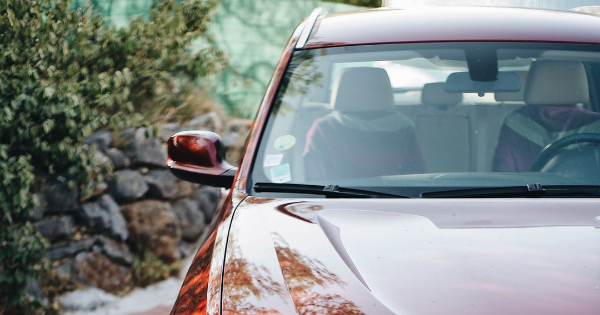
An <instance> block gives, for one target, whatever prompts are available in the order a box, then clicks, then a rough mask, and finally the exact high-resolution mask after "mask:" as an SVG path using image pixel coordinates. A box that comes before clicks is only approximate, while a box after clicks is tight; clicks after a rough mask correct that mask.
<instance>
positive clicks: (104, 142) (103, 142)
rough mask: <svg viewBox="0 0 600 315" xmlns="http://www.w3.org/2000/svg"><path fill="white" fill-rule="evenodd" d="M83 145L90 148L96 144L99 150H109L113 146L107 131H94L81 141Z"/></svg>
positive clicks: (109, 133)
mask: <svg viewBox="0 0 600 315" xmlns="http://www.w3.org/2000/svg"><path fill="white" fill-rule="evenodd" d="M83 143H84V144H87V145H90V146H91V145H93V144H96V145H97V146H98V148H99V149H105V148H110V147H111V146H112V144H113V140H112V133H111V132H110V131H109V130H100V131H96V132H94V133H92V134H91V135H90V136H89V137H87V138H86V139H85V140H83Z"/></svg>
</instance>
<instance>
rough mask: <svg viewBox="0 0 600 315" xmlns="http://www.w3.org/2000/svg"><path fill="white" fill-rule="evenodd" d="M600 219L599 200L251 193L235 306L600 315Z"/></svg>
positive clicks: (227, 276) (237, 251) (233, 243)
mask: <svg viewBox="0 0 600 315" xmlns="http://www.w3.org/2000/svg"><path fill="white" fill-rule="evenodd" d="M599 216H600V207H598V203H597V201H595V200H593V199H571V200H564V199H562V200H549V199H537V200H533V199H495V200H487V201H485V202H484V201H478V200H466V199H465V200H422V199H421V200H382V199H377V200H334V199H327V200H325V199H311V200H310V201H301V200H290V199H287V200H284V199H267V198H257V197H249V198H247V199H246V200H245V201H244V202H243V203H242V204H241V205H240V207H238V209H237V210H236V214H235V217H234V219H233V223H232V228H231V236H230V238H229V243H228V251H227V258H226V262H225V273H224V279H223V280H224V288H223V312H224V313H226V314H256V313H261V312H262V313H265V314H294V313H296V312H297V313H298V314H326V313H338V314H392V313H396V314H572V313H577V314H597V313H598V312H600V290H599V286H600V229H599V228H597V227H596V226H598V227H600V221H599V220H598V217H599ZM328 230H329V232H328ZM331 231H334V233H330V232H331Z"/></svg>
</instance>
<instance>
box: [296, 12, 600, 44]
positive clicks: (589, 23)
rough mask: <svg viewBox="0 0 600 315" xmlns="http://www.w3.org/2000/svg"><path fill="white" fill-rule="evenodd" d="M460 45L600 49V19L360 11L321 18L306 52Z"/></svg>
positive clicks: (578, 14)
mask: <svg viewBox="0 0 600 315" xmlns="http://www.w3.org/2000/svg"><path fill="white" fill-rule="evenodd" d="M460 41H517V42H560V43H582V44H599V43H600V17H599V16H596V15H592V14H587V13H581V12H572V11H553V10H538V9H524V8H506V7H428V8H415V9H409V10H402V9H389V8H380V9H371V10H360V11H352V12H345V13H336V14H331V15H325V16H323V17H320V18H319V19H318V20H317V22H316V24H315V25H314V28H313V30H312V32H311V34H310V37H309V38H308V41H307V42H306V45H305V46H304V48H305V49H310V48H322V47H335V46H349V45H368V44H386V43H419V42H460Z"/></svg>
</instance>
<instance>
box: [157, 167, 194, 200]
mask: <svg viewBox="0 0 600 315" xmlns="http://www.w3.org/2000/svg"><path fill="white" fill-rule="evenodd" d="M146 181H147V183H148V186H149V193H148V195H149V196H150V197H153V198H160V199H177V198H182V197H187V196H189V195H191V194H192V183H190V182H186V181H182V180H180V179H178V178H177V177H175V176H174V175H173V174H171V172H170V171H168V170H152V171H150V172H148V175H147V176H146Z"/></svg>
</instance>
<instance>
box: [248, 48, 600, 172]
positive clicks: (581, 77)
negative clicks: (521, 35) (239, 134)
mask: <svg viewBox="0 0 600 315" xmlns="http://www.w3.org/2000/svg"><path fill="white" fill-rule="evenodd" d="M413 54H414V53H413ZM451 54H455V51H450V50H449V51H448V52H446V53H445V55H444V53H441V54H439V55H435V56H431V55H429V56H428V55H426V54H423V53H421V54H420V55H418V56H416V58H412V57H411V58H408V57H407V58H406V59H404V60H386V58H385V57H386V56H381V57H380V59H379V60H376V61H375V62H365V61H362V60H360V59H358V60H357V61H354V62H351V61H349V60H345V59H343V57H344V56H342V57H340V58H339V59H340V60H341V61H343V62H344V63H343V66H342V67H339V64H340V62H338V63H337V64H334V63H332V62H328V61H321V63H320V64H319V63H313V64H310V67H312V69H315V68H318V69H320V70H319V75H318V76H316V77H313V78H310V79H306V80H305V81H304V82H303V83H302V84H303V85H302V86H301V87H300V88H299V87H298V86H295V87H294V90H303V91H304V92H303V93H286V94H285V95H284V97H282V98H281V100H282V101H281V104H280V105H279V107H278V108H276V112H275V114H276V116H277V119H275V120H271V121H270V122H269V124H270V125H269V126H268V128H269V130H270V132H271V135H270V136H269V138H268V140H267V141H268V143H271V144H272V143H273V142H274V141H275V140H276V139H277V138H278V137H279V136H281V135H285V134H292V135H294V136H295V137H296V143H295V145H294V146H293V147H292V148H291V149H290V150H289V151H288V152H279V151H277V150H274V149H273V146H272V145H271V144H267V145H266V146H265V150H264V151H263V152H262V156H263V157H264V156H266V155H271V154H282V155H283V159H282V162H281V163H289V164H290V165H292V167H291V177H292V180H293V181H294V182H304V181H309V180H310V178H307V174H308V173H310V170H307V168H310V167H313V166H311V165H308V166H307V164H306V162H305V160H304V158H305V155H306V150H307V146H309V147H310V139H308V140H307V135H309V134H310V131H311V128H314V127H315V124H316V123H318V122H319V121H321V120H323V118H324V117H326V116H331V115H332V113H335V112H340V113H342V114H343V113H348V112H349V113H350V116H358V117H361V119H359V120H360V121H362V122H360V123H366V124H369V123H368V122H369V121H370V120H373V119H376V118H377V117H375V118H373V116H374V115H375V116H377V114H375V113H376V112H378V111H379V112H380V111H381V110H387V111H392V112H395V113H399V114H400V116H401V117H404V118H406V119H408V120H409V121H410V122H411V124H412V127H411V128H414V132H415V134H416V138H417V139H418V147H419V148H420V151H421V155H422V159H423V160H424V165H425V167H424V170H425V171H422V172H421V173H428V174H443V173H462V172H467V173H468V172H478V173H486V172H529V171H530V170H529V169H526V168H520V169H519V168H518V167H517V169H514V170H508V169H503V168H502V167H503V166H501V164H502V163H500V162H498V160H501V159H512V160H515V159H517V160H518V159H519V157H518V156H517V157H512V156H508V154H509V153H506V152H504V151H502V152H500V151H501V150H500V148H499V144H503V143H504V145H505V146H507V147H510V146H511V145H512V144H513V142H511V141H516V142H514V143H517V142H519V141H520V142H524V143H525V142H527V141H529V142H533V143H535V144H536V145H537V146H538V147H537V148H536V149H535V150H533V149H530V151H531V150H533V151H535V154H533V155H532V154H525V156H527V158H528V159H530V160H535V158H536V157H537V155H538V154H539V152H540V148H539V147H541V148H544V147H546V146H548V145H549V144H551V143H553V142H554V141H556V140H559V139H561V138H565V137H567V136H569V135H573V134H578V133H592V134H600V114H598V113H597V112H598V109H599V106H600V104H599V102H598V91H597V90H596V89H597V88H596V86H597V85H596V84H595V82H597V81H598V80H599V79H600V75H599V72H600V71H599V70H600V53H596V52H587V51H586V52H566V53H561V52H560V51H559V50H551V49H547V50H539V51H538V50H536V51H535V52H534V53H532V52H527V53H522V52H519V51H517V52H510V53H506V54H508V55H510V56H509V57H505V59H503V60H500V57H498V59H496V60H494V62H496V63H497V65H498V66H496V67H497V68H496V72H498V68H500V71H501V72H509V73H510V74H511V75H512V76H514V77H515V78H517V79H518V82H519V85H520V87H519V88H518V89H517V90H514V89H513V90H501V89H498V90H495V91H485V92H473V91H466V92H464V93H460V92H456V91H455V90H452V91H448V86H449V82H447V81H444V79H448V80H450V74H451V73H455V72H459V71H460V70H463V71H464V70H465V68H466V69H469V68H471V70H472V69H473V67H474V66H473V65H471V64H469V65H468V67H467V63H468V62H466V61H465V58H464V55H463V57H452V56H450V55H451ZM498 54H500V55H502V54H501V53H500V52H498ZM440 55H441V56H442V57H445V58H446V59H444V58H440ZM426 63H427V65H425V66H423V65H424V64H426ZM460 63H462V68H461V67H457V66H456V64H460ZM305 64H306V62H304V63H299V65H300V66H298V69H300V68H302V65H305ZM415 64H416V65H418V66H421V70H423V71H422V72H423V73H424V74H423V73H417V74H416V75H415V73H416V72H415V71H414V69H415V68H416V67H414V66H412V65H415ZM407 65H411V66H407ZM431 65H433V66H431ZM336 66H337V67H336ZM435 66H439V67H438V68H439V69H442V68H443V69H444V71H438V72H440V73H441V74H438V75H437V76H436V75H431V72H433V71H435V70H436V69H432V68H435ZM485 66H486V65H483V66H482V65H479V67H485ZM428 67H429V68H428ZM348 68H354V69H355V71H354V74H355V75H354V77H353V78H350V77H349V76H348V75H349V73H352V71H348V70H347V69H348ZM298 69H296V71H297V70H298ZM361 69H362V70H361ZM398 69H408V70H410V71H405V73H408V74H411V73H412V74H413V76H412V77H418V76H419V75H422V74H423V76H424V77H427V78H426V79H425V80H421V81H420V82H416V83H415V84H413V86H410V85H408V84H405V85H404V86H398V84H397V81H398V80H399V79H398V77H399V76H398V75H397V74H396V71H397V70H398ZM292 70H294V69H292ZM303 70H304V71H301V72H303V73H306V69H303ZM411 71H412V72H411ZM428 71H429V73H427V72H428ZM399 72H400V73H402V71H399ZM382 74H388V75H387V76H386V75H382ZM345 77H346V78H345ZM440 78H441V79H440ZM293 80H294V74H292V75H291V76H290V81H293ZM297 81H298V82H299V80H297ZM317 81H318V82H320V83H318V84H315V82H317ZM475 83H477V82H475ZM288 90H290V88H289V85H288ZM390 100H391V101H390ZM548 108H551V109H548ZM558 108H576V110H575V111H574V113H571V114H569V113H570V112H569V111H567V113H563V114H562V116H560V117H562V118H561V120H560V121H552V118H549V117H546V116H548V115H554V114H553V113H554V112H556V111H557V110H558ZM533 111H535V113H533ZM544 115H546V116H544ZM565 115H566V116H565ZM569 115H570V116H569ZM544 119H546V120H544ZM388 120H389V119H388ZM400 120H402V119H400ZM357 121H358V120H357ZM357 121H353V123H355V124H357V123H358V122H357ZM596 122H598V123H596ZM399 124H401V122H399ZM578 124H579V125H581V126H578ZM371 125H372V124H371ZM355 128H363V129H365V130H368V129H369V128H371V129H372V128H373V127H361V126H355ZM382 128H384V127H382ZM515 130H517V131H518V132H517V133H519V134H518V135H513V134H511V132H512V133H514V132H515ZM326 136H330V137H334V138H335V137H337V138H339V139H341V138H342V136H339V137H338V136H336V135H334V134H328V135H326ZM518 137H522V138H524V139H520V138H518ZM517 138H518V139H517ZM515 139H516V140H515ZM363 140H364V141H366V142H368V143H373V142H376V140H374V139H369V138H368V137H367V138H365V139H363ZM338 141H342V140H338ZM345 141H348V140H345ZM307 142H308V143H307ZM594 142H595V143H594ZM394 143H395V142H394V139H393V137H390V138H388V140H387V141H383V142H382V144H381V145H387V146H393V145H395V144H394ZM527 143H528V142H527ZM527 143H526V144H524V145H521V144H520V143H517V144H515V145H514V146H515V147H519V148H521V146H523V147H527ZM596 144H598V141H595V140H592V141H591V142H586V144H585V145H586V146H595V145H596ZM570 145H573V143H571V144H570ZM571 147H572V146H571ZM405 149H406V147H405ZM410 150H414V149H412V148H411V149H410ZM406 151H408V150H406ZM509 151H510V150H509ZM597 151H598V149H594V152H592V153H590V154H588V157H587V158H584V159H583V160H582V161H579V162H578V163H579V166H573V165H571V166H570V167H569V166H566V165H570V164H572V163H569V162H562V164H561V165H563V166H561V167H558V168H559V169H561V168H564V167H566V168H568V169H569V170H567V171H565V170H564V169H561V170H558V169H557V170H555V172H556V173H557V174H562V175H564V174H566V173H569V172H571V173H573V172H579V173H581V169H582V168H583V169H586V168H587V169H588V171H591V174H593V176H596V175H598V176H600V171H598V169H599V167H598V166H599V165H600V158H599V157H598V156H597ZM513 153H514V152H513ZM328 154H329V155H330V156H331V158H332V159H333V160H334V161H339V163H342V164H343V163H350V162H351V163H354V165H352V167H357V168H359V167H365V163H366V162H365V163H363V164H361V163H360V162H358V161H360V159H358V160H356V161H353V159H352V157H351V156H354V155H356V153H351V154H349V153H348V151H343V152H330V153H328ZM517 155H518V154H517ZM373 156H375V154H373ZM259 158H260V157H259ZM363 160H364V159H363ZM555 160H556V159H555ZM559 160H560V159H559ZM571 160H572V159H571ZM374 161H375V162H374V163H379V164H381V163H383V164H385V161H379V160H377V159H375V160H374ZM513 162H514V161H513ZM546 162H548V161H546ZM511 163H512V162H511ZM514 163H517V164H518V161H517V162H514ZM528 163H529V164H531V161H530V162H528ZM553 163H554V164H557V163H558V164H560V163H561V162H560V161H554V162H553ZM550 164H552V163H550ZM543 166H545V165H543ZM527 167H529V166H527ZM551 168H552V166H548V167H547V169H551ZM555 168H556V167H555ZM576 169H579V171H577V170H576ZM265 173H266V174H267V177H268V173H267V172H265ZM412 173H419V172H412ZM390 174H394V173H393V172H391V173H390ZM350 177H351V176H350ZM354 177H357V176H354Z"/></svg>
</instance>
